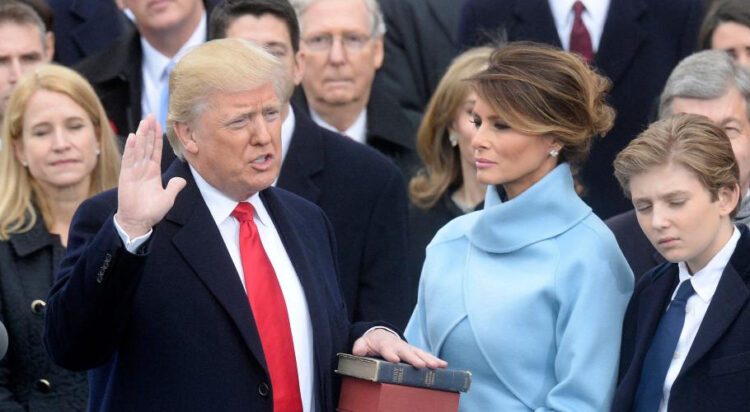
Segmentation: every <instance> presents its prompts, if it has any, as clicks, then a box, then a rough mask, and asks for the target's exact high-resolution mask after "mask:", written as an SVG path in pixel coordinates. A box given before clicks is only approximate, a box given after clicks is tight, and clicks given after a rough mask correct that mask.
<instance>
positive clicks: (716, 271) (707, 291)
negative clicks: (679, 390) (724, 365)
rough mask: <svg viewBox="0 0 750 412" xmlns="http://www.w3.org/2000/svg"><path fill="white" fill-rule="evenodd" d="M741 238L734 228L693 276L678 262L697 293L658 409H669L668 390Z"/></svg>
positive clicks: (682, 278)
mask: <svg viewBox="0 0 750 412" xmlns="http://www.w3.org/2000/svg"><path fill="white" fill-rule="evenodd" d="M739 240H740V232H739V230H737V228H736V227H735V228H734V231H733V232H732V236H731V237H730V238H729V241H727V244H726V245H724V247H722V248H721V250H719V252H718V253H717V254H716V255H715V256H714V257H713V258H712V259H711V260H710V261H709V262H708V264H707V265H706V266H705V267H704V268H703V269H701V270H699V271H697V272H695V274H693V275H692V276H691V275H690V272H688V269H687V266H686V265H685V262H680V263H678V264H677V267H678V268H679V275H680V284H682V282H685V281H687V280H690V282H691V283H692V284H693V289H695V295H693V296H691V297H690V298H689V299H688V300H687V305H686V306H685V323H684V324H683V326H682V332H680V339H679V340H678V341H677V348H676V349H675V352H674V356H673V357H672V362H671V363H670V364H669V369H668V370H667V377H666V378H665V379H664V388H663V392H662V398H661V402H660V403H659V410H658V412H667V406H668V405H669V392H670V391H671V390H672V384H674V381H675V379H677V375H678V374H679V373H680V370H681V369H682V365H683V364H684V363H685V358H686V357H687V355H688V352H689V351H690V347H691V346H693V341H694V340H695V336H696V335H697V334H698V328H700V326H701V323H702V322H703V317H705V316H706V311H707V310H708V305H710V304H711V299H712V298H713V297H714V293H715V292H716V287H717V286H719V280H721V274H722V273H723V272H724V268H725V267H726V266H727V263H729V258H731V257H732V253H734V249H735V248H736V247H737V242H738V241H739ZM678 288H679V285H677V288H675V291H674V292H673V293H672V299H674V296H675V294H676V293H677V289H678Z"/></svg>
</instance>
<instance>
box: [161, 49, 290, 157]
mask: <svg viewBox="0 0 750 412" xmlns="http://www.w3.org/2000/svg"><path fill="white" fill-rule="evenodd" d="M284 73H285V71H284V68H283V65H282V64H281V62H280V61H279V60H278V59H277V58H276V57H274V56H273V55H271V54H270V53H268V52H267V51H266V50H265V49H263V47H261V46H258V45H256V44H254V43H252V42H249V41H246V40H242V39H218V40H211V41H209V42H206V43H203V44H202V45H200V46H198V47H196V48H194V49H193V50H191V51H190V52H189V53H188V54H186V55H185V57H183V58H182V59H181V60H180V62H179V63H177V65H176V66H175V68H174V70H172V75H171V76H170V79H169V90H170V92H169V114H168V115H167V138H168V139H169V143H170V144H171V146H172V150H173V151H174V154H175V155H176V156H177V157H178V158H180V159H184V157H183V153H182V144H181V143H180V139H179V138H178V137H177V134H176V132H175V128H174V124H175V122H180V123H192V122H193V121H194V120H196V119H197V118H198V116H200V115H201V113H203V110H205V109H206V107H207V106H208V102H209V99H210V98H211V96H212V95H214V94H215V93H231V92H241V91H246V90H253V89H255V88H258V87H261V86H263V85H265V84H268V83H271V84H272V85H273V88H274V91H275V92H276V95H277V96H278V97H279V99H281V100H282V101H284V100H286V98H287V93H286V91H287V90H288V87H289V86H288V82H290V81H291V79H289V78H288V76H285V75H283V74H284Z"/></svg>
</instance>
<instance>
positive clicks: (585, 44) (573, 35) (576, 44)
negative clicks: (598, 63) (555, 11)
mask: <svg viewBox="0 0 750 412" xmlns="http://www.w3.org/2000/svg"><path fill="white" fill-rule="evenodd" d="M584 10H586V7H584V5H583V3H581V2H580V1H576V2H575V3H573V13H574V14H575V17H574V19H573V30H571V31H570V51H572V52H574V53H578V54H580V55H581V56H582V57H583V60H584V61H585V62H586V63H587V64H591V60H593V58H594V48H593V47H591V36H590V35H589V31H588V29H586V25H585V24H583V19H582V18H581V15H582V14H583V11H584Z"/></svg>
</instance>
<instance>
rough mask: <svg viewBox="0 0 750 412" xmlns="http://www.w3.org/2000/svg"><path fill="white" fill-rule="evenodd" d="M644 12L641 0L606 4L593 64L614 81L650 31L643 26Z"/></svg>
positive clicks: (623, 0)
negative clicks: (602, 28)
mask: <svg viewBox="0 0 750 412" xmlns="http://www.w3.org/2000/svg"><path fill="white" fill-rule="evenodd" d="M647 13H648V6H647V5H646V3H644V1H643V0H612V2H611V3H610V5H609V12H608V13H607V20H606V22H605V23H604V30H603V31H602V38H601V41H600V42H599V50H598V51H597V53H596V56H594V65H596V66H597V67H599V68H600V69H601V70H602V72H603V73H604V74H605V75H606V76H607V77H609V78H610V79H611V80H612V82H613V83H614V84H617V81H618V80H619V79H620V77H622V75H623V74H624V73H625V72H626V71H627V70H628V69H629V68H630V61H631V60H632V59H633V58H634V57H635V55H636V52H638V50H639V49H640V47H641V45H642V44H643V43H644V42H645V41H646V38H647V37H648V33H649V31H648V30H647V29H646V28H644V27H642V26H643V23H644V22H645V20H646V19H645V17H646V16H647Z"/></svg>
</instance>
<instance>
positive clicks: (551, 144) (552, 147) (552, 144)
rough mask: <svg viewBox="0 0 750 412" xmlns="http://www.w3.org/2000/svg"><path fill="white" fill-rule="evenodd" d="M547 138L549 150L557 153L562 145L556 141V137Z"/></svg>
mask: <svg viewBox="0 0 750 412" xmlns="http://www.w3.org/2000/svg"><path fill="white" fill-rule="evenodd" d="M548 138H549V150H557V151H558V152H559V151H561V150H562V148H563V144H562V142H560V141H559V140H557V138H556V137H552V136H548Z"/></svg>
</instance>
